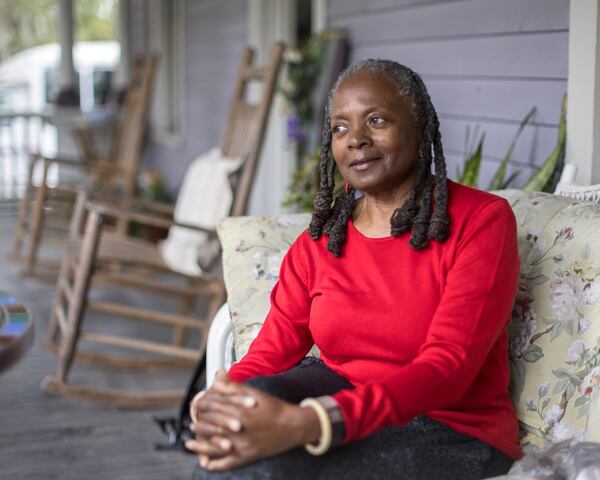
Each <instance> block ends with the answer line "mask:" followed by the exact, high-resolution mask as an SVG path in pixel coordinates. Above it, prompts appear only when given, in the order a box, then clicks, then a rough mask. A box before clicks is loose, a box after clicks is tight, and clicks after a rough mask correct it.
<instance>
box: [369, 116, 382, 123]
mask: <svg viewBox="0 0 600 480" xmlns="http://www.w3.org/2000/svg"><path fill="white" fill-rule="evenodd" d="M383 121H384V120H383V118H381V117H378V116H374V117H371V119H370V122H371V124H372V125H381V124H382V123H383Z"/></svg>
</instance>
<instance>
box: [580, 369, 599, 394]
mask: <svg viewBox="0 0 600 480" xmlns="http://www.w3.org/2000/svg"><path fill="white" fill-rule="evenodd" d="M598 382H600V367H594V368H592V370H591V371H590V373H588V374H587V375H586V376H585V377H583V380H582V381H581V383H580V384H579V386H578V387H577V388H579V392H580V393H581V394H582V395H586V396H588V397H589V396H591V395H592V393H593V392H594V388H595V387H596V385H598Z"/></svg>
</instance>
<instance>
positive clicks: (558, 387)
mask: <svg viewBox="0 0 600 480" xmlns="http://www.w3.org/2000/svg"><path fill="white" fill-rule="evenodd" d="M567 383H569V379H568V378H563V379H562V380H559V381H558V382H556V385H554V388H553V389H552V393H554V394H556V393H560V392H562V391H563V390H564V389H565V387H566V386H567Z"/></svg>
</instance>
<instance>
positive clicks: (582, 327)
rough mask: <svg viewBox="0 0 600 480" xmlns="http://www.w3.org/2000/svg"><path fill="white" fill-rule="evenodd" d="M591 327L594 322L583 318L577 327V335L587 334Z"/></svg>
mask: <svg viewBox="0 0 600 480" xmlns="http://www.w3.org/2000/svg"><path fill="white" fill-rule="evenodd" d="M591 325H592V322H590V321H589V320H587V319H585V318H582V319H581V320H579V325H578V326H577V333H584V332H587V331H588V330H589V328H590V326H591Z"/></svg>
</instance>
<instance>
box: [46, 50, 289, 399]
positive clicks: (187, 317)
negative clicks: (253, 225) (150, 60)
mask: <svg viewBox="0 0 600 480" xmlns="http://www.w3.org/2000/svg"><path fill="white" fill-rule="evenodd" d="M283 50H284V47H283V44H281V43H276V44H275V45H274V46H273V48H272V50H271V55H270V60H269V64H268V65H267V66H265V67H263V68H256V67H253V66H252V57H253V52H252V50H251V49H246V50H245V51H244V53H243V55H242V62H241V65H240V69H239V73H238V76H237V80H236V84H235V88H234V93H233V99H232V102H231V104H230V109H229V114H228V119H227V124H226V128H225V133H224V136H223V139H222V142H221V148H220V150H219V149H214V150H212V151H211V152H209V154H208V155H205V156H204V157H203V158H202V159H201V160H200V159H198V160H195V161H194V162H193V163H192V164H191V165H190V167H189V168H188V171H187V173H186V176H185V179H184V182H183V185H182V188H181V190H180V192H179V195H178V200H177V204H176V205H175V208H173V207H170V206H165V205H164V204H155V203H152V202H140V201H138V200H135V199H127V202H126V206H125V207H123V206H122V205H119V206H115V203H114V202H113V203H112V204H108V203H105V204H100V203H95V202H94V201H90V200H89V198H88V195H87V193H86V192H85V191H81V192H80V193H79V195H78V197H77V202H76V206H75V214H74V216H73V221H72V223H71V227H70V233H69V241H68V247H67V252H66V253H65V255H64V257H63V259H62V263H61V270H60V274H59V280H58V284H57V290H56V294H55V300H54V304H53V307H52V310H51V319H50V326H49V338H48V340H47V342H45V346H46V347H47V348H48V349H49V350H51V351H54V352H58V354H59V360H58V367H57V371H56V376H47V377H46V378H44V380H43V382H42V388H43V389H44V390H46V391H47V392H50V393H55V394H61V395H69V396H75V397H79V398H85V399H89V400H93V401H98V402H102V403H109V404H112V405H117V406H138V407H141V406H158V405H171V404H174V403H177V402H178V401H179V400H180V399H181V396H182V394H183V390H169V391H164V390H162V391H137V392H133V391H123V390H115V389H109V388H98V387H95V386H90V385H78V384H73V383H69V382H68V376H69V372H70V369H71V366H72V364H73V362H74V360H80V361H87V362H88V363H92V364H95V365H102V366H112V367H117V368H133V369H135V368H138V369H143V370H152V369H159V368H165V367H172V366H183V365H186V366H189V365H190V364H194V363H197V362H198V360H200V359H202V358H203V356H204V354H205V350H206V339H207V333H208V327H209V326H210V321H211V320H212V318H213V317H214V315H215V313H216V312H217V310H218V308H219V307H220V306H221V304H222V303H223V301H224V287H223V281H222V279H221V274H220V271H219V268H217V269H216V270H217V271H216V272H214V273H213V274H212V275H211V274H207V273H206V271H205V270H206V269H208V268H209V267H210V265H211V264H212V265H214V263H215V262H214V261H212V262H211V261H210V259H209V260H207V261H206V262H198V263H201V264H202V265H201V266H197V265H196V262H195V258H196V257H197V255H196V257H192V259H191V261H190V260H189V258H188V261H187V262H182V258H179V257H178V256H177V255H175V256H173V255H170V254H169V251H171V252H173V251H174V252H175V254H178V253H181V252H180V251H179V250H181V251H183V252H188V254H189V252H190V251H191V252H194V250H193V248H191V249H190V248H188V247H190V245H188V244H183V245H182V246H181V248H175V249H169V248H168V245H167V243H168V242H169V241H171V240H173V241H175V240H176V239H178V240H182V239H183V240H185V241H187V240H189V239H188V238H187V237H186V235H185V234H186V233H188V232H189V231H195V232H200V235H201V236H203V238H201V239H200V240H201V242H200V243H199V244H198V245H199V246H209V247H211V246H214V243H213V242H216V232H215V230H214V226H215V225H216V221H217V220H218V219H219V218H221V217H223V216H226V215H227V214H230V215H232V216H238V215H243V214H245V213H246V207H247V204H248V199H249V195H250V189H251V186H252V183H253V179H254V176H255V171H256V167H257V162H258V158H259V155H260V151H261V147H262V143H263V140H264V136H265V132H266V126H267V120H268V116H269V110H270V106H271V104H272V99H273V95H274V90H275V84H276V79H277V75H278V72H279V67H280V65H281V58H282V54H283ZM257 80H258V81H261V82H262V93H261V97H260V99H259V101H258V103H255V104H251V103H249V102H248V101H247V100H246V95H247V86H248V83H249V82H250V81H257ZM207 168H210V171H211V172H213V173H215V172H216V171H218V172H220V176H219V175H213V176H211V177H209V178H208V179H207V175H206V173H207V170H206V169H207ZM217 177H219V178H220V179H221V183H219V181H218V180H219V178H217ZM198 182H200V183H198ZM223 182H226V183H227V184H228V185H226V186H229V185H231V189H229V188H221V186H222V185H223ZM190 187H191V188H190ZM211 190H212V191H213V194H214V193H218V194H220V193H221V191H226V192H229V195H230V197H229V198H228V199H225V201H224V202H221V200H222V198H221V197H219V199H218V200H217V201H213V203H212V204H210V199H209V198H207V197H209V196H211V195H210V192H211ZM190 192H192V193H190ZM198 192H199V193H200V195H201V196H202V197H201V198H198ZM194 193H195V194H196V196H195V198H193V197H194V195H193V194H194ZM190 200H191V201H192V204H191V208H190V204H189V202H190ZM221 204H227V205H230V207H227V210H226V211H222V212H216V213H215V212H212V216H213V217H214V218H213V224H212V225H207V224H206V222H207V220H208V219H207V218H206V210H215V209H216V210H218V208H219V207H218V205H221ZM195 206H204V207H205V208H194V207H195ZM206 207H208V208H206ZM222 208H223V207H222ZM199 211H201V213H200V214H198V212H199ZM209 213H210V212H209ZM86 216H87V219H85V217H86ZM201 217H204V218H201ZM209 217H210V215H209ZM107 219H117V220H123V221H128V222H132V221H133V222H136V223H139V224H145V225H149V226H157V227H162V228H169V238H168V239H167V240H166V241H165V242H164V244H162V245H159V246H157V245H155V244H152V243H149V242H145V241H143V240H140V239H134V238H131V237H127V236H126V235H124V234H121V233H119V232H114V231H112V232H108V231H104V224H105V221H106V220H107ZM84 224H85V228H83V232H84V233H83V235H81V234H80V233H79V232H80V231H81V230H82V228H81V227H82V226H83V225H84ZM217 253H218V252H217ZM183 257H185V255H184V256H183ZM188 257H189V255H188ZM183 260H185V258H183ZM213 260H214V256H213ZM115 261H116V262H118V263H119V264H120V265H121V269H120V270H119V271H118V272H114V270H111V269H110V268H108V269H107V268H103V267H104V266H106V265H107V264H108V265H111V264H113V265H114V262H115ZM190 264H193V265H190ZM192 267H193V268H192ZM202 267H204V268H202ZM140 268H141V269H140ZM149 272H163V273H165V272H169V273H171V274H175V276H176V277H177V279H178V280H182V279H183V280H184V281H185V282H186V285H185V286H180V285H175V284H174V283H173V282H170V283H165V282H159V281H158V280H155V279H154V278H153V276H151V275H149ZM100 283H101V284H111V285H118V286H127V287H132V288H137V289H142V290H143V291H145V292H149V291H151V292H153V293H157V294H161V295H162V294H164V295H168V296H171V297H175V298H178V299H179V301H180V302H181V310H180V312H179V313H178V314H173V313H166V312H157V311H155V310H146V309H142V308H140V307H134V306H130V305H124V304H117V303H108V302H98V301H92V300H90V299H89V290H90V287H92V286H93V285H97V284H100ZM198 298H201V299H203V300H205V301H206V302H207V311H206V317H205V318H204V319H200V318H198V317H196V316H194V315H193V309H194V304H195V301H196V299H198ZM89 310H94V311H99V312H102V313H105V314H111V315H115V316H119V317H121V316H123V317H129V318H133V319H137V320H144V321H149V322H153V323H158V324H162V325H167V326H170V327H172V328H173V338H172V342H171V343H170V344H169V343H158V342H154V341H152V342H151V341H147V340H141V339H138V338H131V337H122V336H117V335H107V334H103V333H102V334H101V333H91V332H86V331H83V329H82V325H83V321H84V317H85V314H86V311H89ZM188 331H195V332H198V333H199V334H200V341H199V345H198V346H196V347H194V348H191V347H189V346H186V345H185V344H184V343H185V340H186V333H187V332H188ZM80 340H86V341H91V342H95V343H98V344H104V345H111V346H117V347H125V348H129V349H133V350H138V351H144V352H150V353H151V354H153V355H152V356H150V357H146V358H141V357H139V356H136V357H130V356H115V355H113V354H110V353H108V352H106V353H104V352H98V351H95V352H90V351H83V350H82V349H80V348H78V342H79V341H80Z"/></svg>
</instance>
